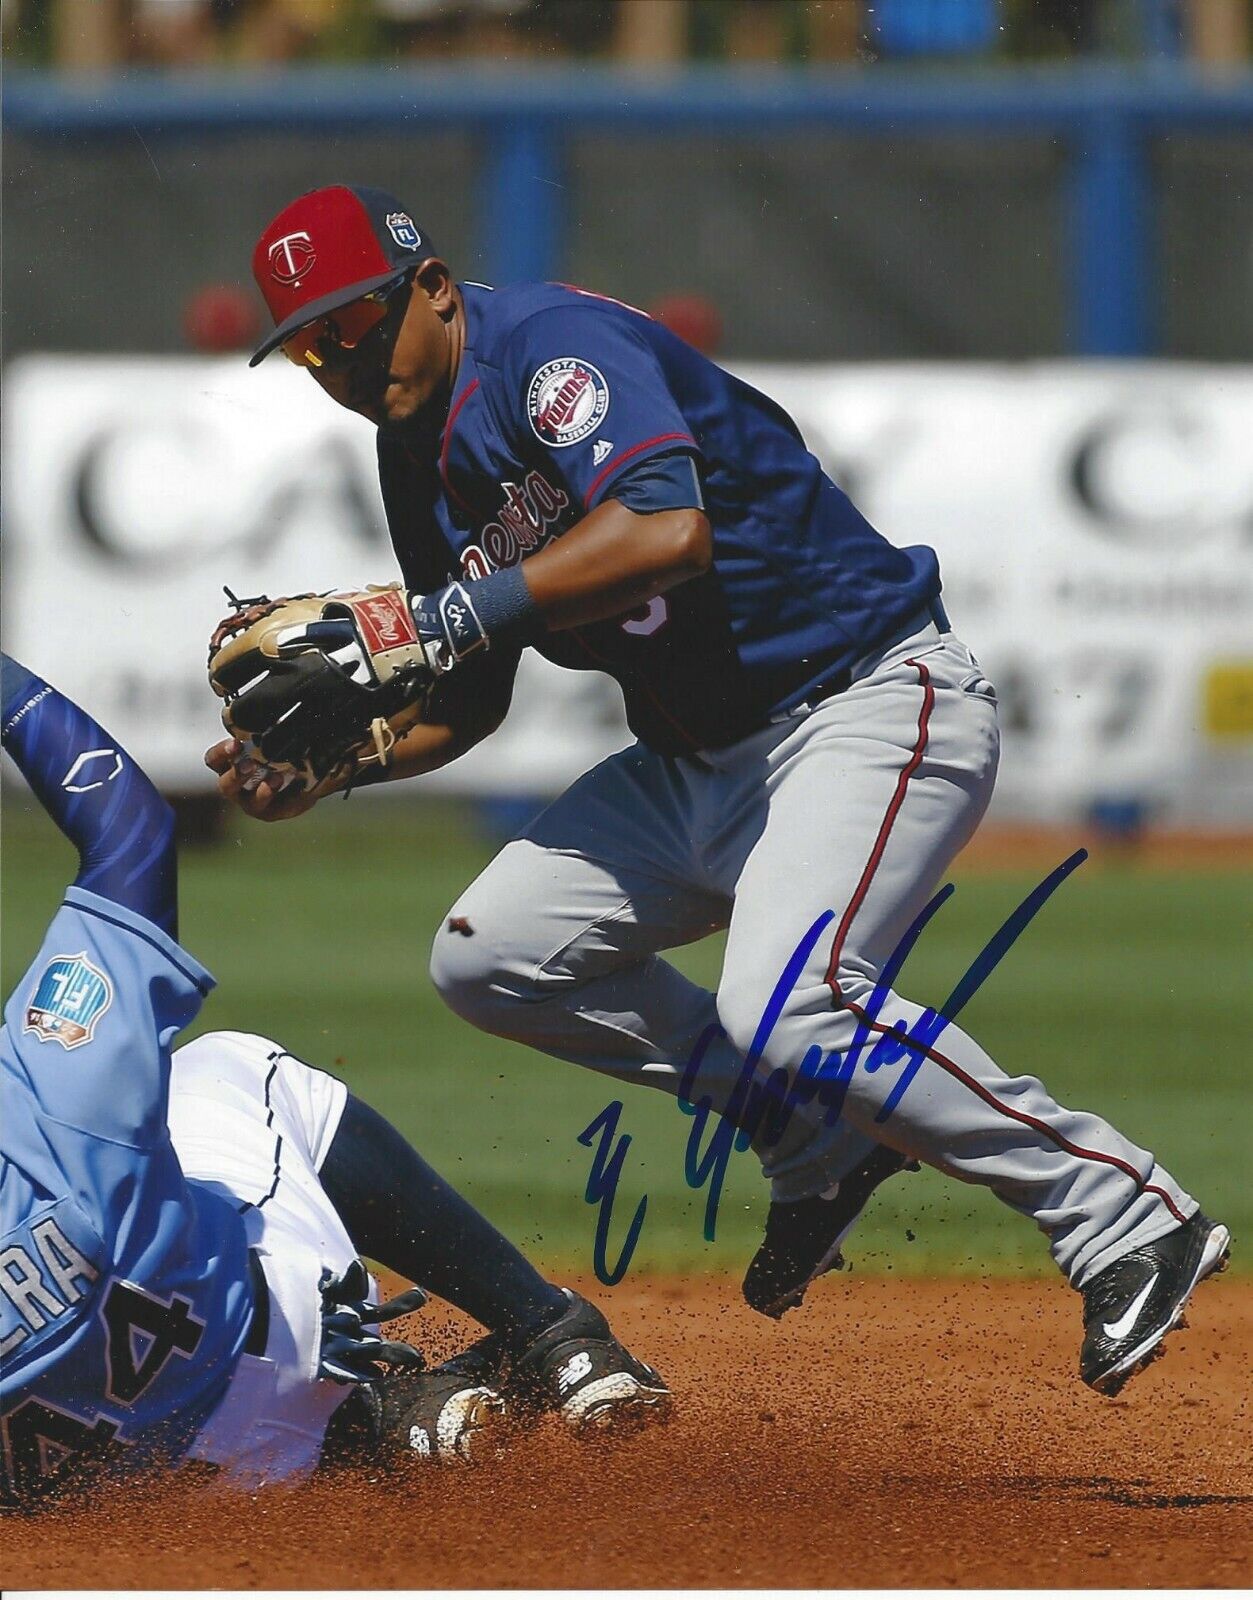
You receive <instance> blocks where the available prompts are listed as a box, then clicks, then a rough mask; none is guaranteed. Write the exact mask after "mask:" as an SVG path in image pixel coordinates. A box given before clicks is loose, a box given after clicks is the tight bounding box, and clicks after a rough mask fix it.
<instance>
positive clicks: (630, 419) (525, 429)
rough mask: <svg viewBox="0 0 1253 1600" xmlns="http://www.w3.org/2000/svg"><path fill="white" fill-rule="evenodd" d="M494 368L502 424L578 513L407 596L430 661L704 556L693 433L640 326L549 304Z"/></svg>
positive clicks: (654, 579) (547, 623)
mask: <svg viewBox="0 0 1253 1600" xmlns="http://www.w3.org/2000/svg"><path fill="white" fill-rule="evenodd" d="M645 326H646V324H645ZM501 371H502V376H503V378H504V380H505V381H504V393H505V396H506V404H508V405H509V406H510V407H511V408H512V409H511V411H510V412H509V414H508V415H507V416H505V417H504V418H502V419H500V420H501V425H502V426H503V427H504V429H505V431H506V432H510V433H512V434H513V435H514V443H515V448H516V449H517V450H518V451H519V453H520V454H521V456H522V457H523V459H530V460H534V459H537V458H539V459H542V460H543V462H544V466H543V471H544V473H545V475H546V476H548V477H549V478H551V479H553V480H555V481H559V482H561V483H563V484H564V485H565V486H566V488H567V489H568V490H569V492H570V496H571V498H572V499H573V500H574V501H575V503H576V504H580V505H582V507H583V508H584V512H585V514H584V516H583V517H582V518H581V519H580V520H579V521H578V522H576V523H575V524H574V526H573V527H571V528H569V529H568V530H567V531H566V532H564V533H563V534H562V535H561V537H560V538H558V539H554V540H553V541H552V542H551V543H549V544H548V545H547V546H546V547H545V548H544V549H543V550H540V551H537V552H536V553H535V554H534V555H532V556H529V557H527V558H526V559H525V560H523V561H522V562H521V563H520V564H519V565H517V566H514V567H505V568H501V569H500V570H499V571H496V572H492V573H489V574H488V575H487V576H486V577H482V578H476V579H469V580H462V581H457V582H453V583H450V584H448V585H446V586H445V587H443V588H441V589H439V590H437V591H435V592H433V593H429V594H426V595H423V596H418V597H414V599H413V612H414V616H415V620H416V622H417V627H418V632H419V634H420V635H421V636H422V637H423V638H424V639H426V640H430V641H432V645H433V650H434V656H435V660H436V665H437V668H438V667H441V666H442V667H443V668H444V669H448V668H451V667H453V666H458V665H459V664H460V663H461V662H462V661H464V660H465V659H467V658H468V657H470V656H471V655H473V654H474V653H476V652H479V651H482V650H485V649H489V650H490V649H491V648H493V647H496V646H498V645H500V644H505V643H507V644H509V645H512V646H515V647H516V646H519V645H527V644H534V643H536V642H538V641H539V640H540V639H542V638H543V636H544V635H545V634H547V633H550V632H557V631H560V630H562V629H568V628H577V627H580V626H582V625H584V624H586V623H593V622H600V621H604V620H608V619H611V618H614V617H618V616H621V615H622V614H623V613H624V612H629V611H633V610H634V609H635V608H636V607H637V606H639V605H641V604H644V603H646V602H648V601H650V600H653V599H655V598H656V597H657V596H658V595H661V594H664V593H665V592H666V591H667V590H669V589H673V588H675V587H676V586H677V585H679V584H682V583H685V582H687V581H688V580H689V579H692V578H695V577H697V576H699V575H700V574H701V573H702V572H704V571H705V570H706V569H707V568H708V567H709V565H710V563H711V561H712V559H713V534H712V530H711V527H710V523H709V519H708V518H707V516H706V515H705V508H704V501H703V491H702V486H701V481H700V449H699V445H698V443H697V441H696V438H695V436H694V434H693V433H692V431H691V428H690V426H689V424H688V422H687V420H686V418H685V417H684V415H683V413H682V411H681V409H680V408H679V405H678V403H677V402H676V401H675V399H674V396H673V395H672V394H671V392H670V390H669V387H668V384H667V381H666V375H665V373H664V372H663V371H662V368H661V365H660V362H659V361H658V359H657V356H656V354H655V353H654V351H653V349H652V348H651V346H650V345H649V343H648V341H647V339H646V338H645V337H644V334H643V333H642V332H641V331H640V329H639V328H636V327H634V326H633V325H632V324H631V322H629V321H626V320H624V319H622V318H620V317H618V316H616V315H613V314H609V313H606V312H605V311H604V310H602V309H601V308H599V307H598V306H596V305H595V304H594V303H593V302H592V301H591V299H590V298H589V302H588V303H587V304H586V305H580V306H578V307H576V308H573V309H571V308H564V309H556V308H554V309H549V310H546V311H543V312H541V313H539V314H537V315H536V316H534V317H531V318H529V319H527V321H525V322H524V323H523V324H521V326H520V327H519V328H518V329H516V330H515V331H514V333H513V335H512V336H511V337H510V340H509V341H508V344H507V345H506V348H505V351H504V354H503V358H502V361H501Z"/></svg>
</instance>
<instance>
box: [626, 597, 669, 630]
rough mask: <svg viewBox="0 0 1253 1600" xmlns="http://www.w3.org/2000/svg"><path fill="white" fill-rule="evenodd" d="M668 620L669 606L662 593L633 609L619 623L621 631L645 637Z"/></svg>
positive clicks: (662, 626)
mask: <svg viewBox="0 0 1253 1600" xmlns="http://www.w3.org/2000/svg"><path fill="white" fill-rule="evenodd" d="M669 620H670V607H669V606H668V605H667V604H666V598H665V596H664V595H660V594H659V595H657V596H656V598H655V599H652V600H650V601H649V602H648V604H647V605H646V606H640V608H639V609H638V610H637V611H633V612H632V613H631V615H630V616H629V617H628V618H627V619H626V621H625V622H623V623H620V624H619V626H620V627H621V629H622V631H623V633H634V634H638V635H641V636H643V637H644V638H647V637H648V635H649V634H650V633H656V632H657V631H658V630H659V629H661V628H664V627H665V625H666V623H667V622H669Z"/></svg>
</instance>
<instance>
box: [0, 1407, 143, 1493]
mask: <svg viewBox="0 0 1253 1600" xmlns="http://www.w3.org/2000/svg"><path fill="white" fill-rule="evenodd" d="M0 1431H2V1432H3V1436H4V1438H3V1443H4V1462H3V1465H4V1473H3V1483H2V1484H0V1504H8V1505H19V1504H21V1502H22V1501H23V1500H25V1499H26V1498H27V1497H28V1496H29V1495H31V1494H32V1493H34V1492H36V1491H37V1490H38V1489H39V1488H41V1487H46V1484H47V1480H48V1479H50V1478H52V1477H55V1475H56V1474H57V1473H58V1472H60V1471H61V1469H62V1468H63V1467H65V1466H66V1465H67V1464H68V1463H69V1462H70V1461H86V1460H91V1459H94V1458H97V1457H100V1456H102V1455H104V1453H105V1451H106V1450H107V1449H108V1446H109V1445H110V1444H111V1443H112V1441H113V1440H114V1439H115V1438H116V1436H117V1432H118V1425H117V1423H116V1422H110V1421H109V1419H108V1418H107V1417H101V1416H97V1417H96V1418H95V1419H94V1420H93V1421H91V1422H84V1421H83V1419H82V1418H81V1417H76V1416H74V1415H73V1413H72V1412H69V1411H62V1410H61V1408H60V1407H59V1406H52V1405H49V1404H48V1403H47V1402H46V1401H44V1400H24V1401H23V1402H22V1404H21V1405H20V1406H18V1407H17V1409H16V1410H15V1411H11V1412H10V1413H9V1415H8V1416H7V1417H5V1418H4V1420H3V1422H2V1423H0Z"/></svg>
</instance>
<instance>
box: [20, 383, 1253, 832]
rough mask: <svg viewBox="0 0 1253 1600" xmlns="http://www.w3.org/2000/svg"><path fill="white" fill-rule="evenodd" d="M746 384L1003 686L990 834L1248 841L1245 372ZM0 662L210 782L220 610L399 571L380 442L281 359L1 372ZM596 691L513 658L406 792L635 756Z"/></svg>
mask: <svg viewBox="0 0 1253 1600" xmlns="http://www.w3.org/2000/svg"><path fill="white" fill-rule="evenodd" d="M742 375H743V376H744V377H745V378H747V380H748V381H749V382H751V383H754V384H755V385H756V386H757V387H759V388H761V389H763V390H765V391H766V392H767V393H769V394H771V395H772V396H773V397H774V398H776V399H777V400H779V401H780V402H781V403H782V404H783V405H784V406H785V407H787V409H788V410H789V411H791V413H792V414H793V415H794V416H795V417H796V419H797V422H798V423H799V425H800V427H801V430H802V432H803V434H804V436H805V438H806V441H807V442H808V444H809V446H810V448H811V449H812V450H813V451H814V452H815V454H816V455H817V456H818V457H819V458H820V459H821V460H822V462H823V463H824V465H825V466H826V468H827V470H828V471H829V472H830V473H831V474H832V476H833V477H835V479H836V481H837V482H839V483H840V484H841V485H842V486H843V487H844V488H845V489H846V490H847V491H848V492H849V493H850V494H851V495H852V497H853V498H854V500H855V501H856V502H857V504H858V505H859V506H860V508H861V509H862V511H863V512H864V513H865V514H866V515H867V516H868V517H869V519H870V520H871V521H872V522H873V523H874V524H875V525H876V526H877V527H878V528H880V529H881V530H882V531H883V533H884V534H885V535H886V536H887V537H888V538H889V539H891V540H892V541H893V543H896V544H902V545H904V544H915V543H925V544H930V545H932V546H934V548H935V549H936V550H937V551H938V553H939V557H940V564H941V569H942V571H943V574H944V598H945V603H946V605H947V608H948V611H949V615H950V617H951V618H952V621H953V625H954V627H955V628H956V630H957V631H958V632H959V633H960V634H961V635H962V637H963V638H964V639H965V640H966V642H967V643H968V644H969V645H970V646H971V648H972V649H973V650H974V652H975V654H976V655H977V656H978V657H979V658H980V660H981V662H982V663H983V665H984V667H985V669H986V671H987V673H988V675H989V676H990V677H991V679H992V680H993V682H994V683H995V684H996V685H997V688H998V691H999V695H1000V702H1001V710H1002V722H1003V727H1004V733H1005V745H1004V756H1003V759H1002V766H1001V779H1000V784H999V788H998V797H997V802H996V807H997V813H998V814H999V815H1000V816H1001V818H1002V819H1003V820H1008V819H1010V818H1014V817H1021V818H1024V819H1030V820H1051V819H1070V818H1074V817H1076V816H1079V815H1082V814H1083V813H1084V812H1085V811H1086V810H1087V809H1088V808H1090V807H1091V806H1092V805H1093V804H1104V805H1110V804H1112V805H1115V806H1130V807H1133V808H1142V809H1143V810H1144V812H1145V814H1147V815H1150V816H1152V817H1153V818H1154V819H1155V820H1160V821H1166V822H1171V823H1195V824H1198V825H1205V824H1218V825H1239V824H1247V823H1249V822H1251V821H1253V451H1250V449H1249V440H1250V438H1253V371H1250V370H1249V369H1247V368H1233V367H1203V366H1192V365H1178V364H1168V363H1137V364H1130V363H1108V364H1078V363H1044V364H1039V365H1026V366H1007V365H999V366H993V365H977V366H954V365H945V366H940V365H934V366H925V365H872V366H846V367H826V366H822V367H815V366H810V367H802V366H771V367H754V368H751V369H750V368H744V369H743V371H742ZM4 543H5V564H6V583H5V596H4V629H5V642H6V648H8V649H9V650H10V651H11V652H12V653H13V654H15V655H17V656H18V657H20V658H22V659H25V660H26V661H27V662H28V664H29V665H30V666H32V667H33V668H35V669H36V670H40V671H42V672H44V673H45V674H46V675H47V676H49V677H52V678H54V679H55V680H56V681H57V682H58V683H59V684H60V685H61V686H62V687H64V688H65V689H66V690H67V692H69V693H70V694H71V695H74V696H77V697H81V698H82V699H83V700H84V701H85V702H86V703H87V704H88V705H89V706H90V707H91V708H92V710H93V711H94V712H96V713H97V714H98V716H99V717H100V719H101V721H102V722H104V723H105V725H106V726H108V727H110V728H111V729H113V730H114V731H116V732H117V734H118V735H119V737H120V738H122V739H123V740H124V741H125V742H126V743H127V744H128V745H129V746H130V747H131V748H132V749H133V750H134V752H135V754H136V756H137V757H138V758H139V759H140V760H141V761H143V762H144V763H145V765H146V766H148V768H149V770H150V771H152V773H153V774H154V776H155V777H156V779H157V780H158V782H160V783H161V784H162V785H163V786H164V787H165V788H166V789H167V790H171V791H181V792H193V791H196V790H202V789H205V788H207V787H208V786H209V784H210V783H211V778H210V775H209V774H208V773H207V772H206V771H205V770H204V768H203V767H202V765H201V752H202V751H203V749H204V747H205V746H206V745H207V744H209V743H210V742H212V740H213V739H214V738H215V737H217V716H216V702H215V701H214V699H213V697H212V695H211V694H210V693H209V691H208V689H207V686H206V682H205V676H204V649H205V640H206V639H207V637H208V633H209V631H210V629H211V627H212V625H213V623H214V622H215V621H216V619H217V618H218V616H219V615H220V614H221V612H222V610H223V608H224V606H225V604H226V601H225V597H224V595H223V585H228V586H229V587H230V588H231V589H232V591H233V592H234V593H235V594H237V595H243V596H252V595H256V594H260V593H271V594H284V593H292V592H299V591H303V590H308V589H326V588H332V587H339V586H345V585H355V584H359V583H364V582H386V581H388V580H389V579H391V578H392V577H394V576H395V575H396V573H395V565H394V561H393V558H392V555H391V551H390V547H389V544H388V540H387V534H386V528H385V523H384V518H383V511H382V505H381V502H380V499H379V494H378V487H377V482H376V476H375V471H374V431H373V429H372V428H371V426H370V425H369V424H368V423H367V422H364V421H362V420H361V419H359V418H357V417H354V416H352V415H351V414H349V413H347V412H342V411H339V410H337V409H336V408H335V407H334V406H332V405H331V404H330V403H329V402H328V401H327V400H326V398H325V397H324V396H323V395H322V394H320V393H319V392H318V390H317V389H316V388H315V386H314V385H313V384H311V383H308V382H306V381H302V380H301V377H300V375H299V374H296V373H293V372H292V371H291V369H290V368H288V367H286V365H285V364H284V363H282V362H279V361H273V362H270V363H268V364H267V365H265V366H263V367H261V368H259V369H257V370H256V371H249V370H248V369H247V367H246V366H245V365H244V363H242V362H241V361H240V360H239V359H238V358H234V357H232V358H230V359H225V360H217V359H212V360H206V359H192V358H186V359H184V358H112V357H90V358H88V357H59V356H58V357H53V356H27V357H23V358H22V359H20V360H18V361H15V362H13V363H12V364H11V365H10V366H9V368H8V369H7V372H6V398H5V414H4ZM628 737H629V736H628V734H627V732H626V728H625V724H624V723H623V720H622V712H621V697H620V695H619V693H618V691H617V688H616V686H615V685H614V684H613V683H612V682H611V681H610V680H608V679H606V678H603V677H601V676H599V675H598V674H594V673H577V674H576V673H569V672H563V671H561V670H559V669H557V668H554V667H551V666H549V665H548V664H547V663H545V662H544V661H542V660H540V659H539V658H537V657H536V656H535V654H534V652H529V653H528V656H527V658H526V659H525V660H524V663H523V670H522V673H521V675H520V678H519V684H518V689H517V692H516V694H515V697H514V707H513V710H512V711H511V712H510V715H509V719H508V721H507V722H506V724H505V726H504V728H503V729H502V730H501V731H500V733H498V734H497V735H495V736H494V737H493V738H492V740H491V741H490V742H489V743H488V744H487V745H486V746H483V747H480V748H479V749H478V750H476V751H474V752H472V753H471V754H470V755H469V756H467V757H465V758H463V760H462V761H460V762H458V763H456V764H455V765H454V766H453V767H451V768H450V769H448V770H447V771H446V772H445V773H442V774H439V775H436V776H434V777H432V778H430V779H424V780H422V783H423V786H424V787H430V788H442V789H451V790H456V791H464V792H469V793H476V792H477V793H491V792H494V793H550V792H556V791H557V790H558V789H560V788H561V787H562V786H563V785H564V784H565V783H567V782H568V781H569V780H570V779H571V778H572V777H574V776H575V775H576V774H577V773H578V772H580V771H582V770H583V769H584V768H585V767H587V766H588V765H590V764H591V763H592V762H593V761H595V760H597V759H598V758H599V757H600V756H602V755H604V754H607V753H608V752H609V751H611V750H613V749H615V748H618V747H620V746H621V745H622V744H623V743H625V742H626V741H627V739H628Z"/></svg>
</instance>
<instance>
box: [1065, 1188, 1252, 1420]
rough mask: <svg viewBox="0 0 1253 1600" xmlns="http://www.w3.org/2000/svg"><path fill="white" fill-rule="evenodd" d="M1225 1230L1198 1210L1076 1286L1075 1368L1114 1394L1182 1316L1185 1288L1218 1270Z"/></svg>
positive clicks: (1225, 1250) (1223, 1261)
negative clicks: (1079, 1292) (1079, 1330)
mask: <svg viewBox="0 0 1253 1600" xmlns="http://www.w3.org/2000/svg"><path fill="white" fill-rule="evenodd" d="M1230 1245H1231V1235H1230V1234H1229V1233H1228V1231H1227V1229H1226V1228H1224V1227H1223V1225H1222V1224H1221V1223H1220V1222H1211V1221H1210V1219H1209V1218H1208V1217H1206V1216H1203V1215H1202V1214H1201V1213H1200V1212H1199V1211H1198V1212H1197V1213H1196V1215H1195V1216H1193V1217H1192V1218H1191V1219H1190V1220H1189V1221H1187V1222H1185V1223H1183V1224H1182V1226H1180V1227H1178V1228H1176V1229H1175V1230H1174V1232H1173V1233H1168V1234H1166V1235H1165V1236H1164V1237H1163V1238H1161V1239H1155V1240H1154V1241H1153V1243H1152V1244H1146V1245H1142V1246H1141V1247H1140V1248H1139V1249H1138V1250H1131V1251H1129V1252H1128V1253H1127V1254H1126V1255H1125V1256H1120V1257H1119V1259H1118V1260H1117V1261H1114V1262H1111V1264H1110V1265H1109V1266H1108V1267H1106V1268H1105V1270H1104V1271H1103V1272H1098V1273H1097V1275H1096V1277H1095V1278H1093V1279H1092V1280H1091V1282H1090V1283H1087V1284H1085V1286H1084V1289H1083V1326H1084V1340H1083V1350H1082V1352H1081V1353H1080V1357H1079V1376H1080V1377H1081V1378H1082V1379H1083V1381H1084V1383H1086V1384H1088V1385H1089V1386H1090V1387H1091V1388H1093V1389H1095V1390H1097V1391H1098V1393H1100V1394H1106V1395H1115V1394H1117V1393H1118V1391H1119V1390H1120V1389H1121V1388H1122V1387H1123V1385H1124V1384H1125V1383H1126V1382H1127V1381H1128V1379H1130V1378H1133V1377H1134V1376H1135V1375H1136V1373H1137V1372H1142V1371H1143V1370H1144V1368H1145V1367H1147V1366H1148V1365H1149V1363H1150V1362H1151V1361H1155V1360H1156V1359H1157V1357H1158V1356H1160V1355H1161V1354H1163V1351H1162V1348H1161V1345H1162V1340H1163V1339H1164V1338H1165V1337H1166V1335H1167V1334H1168V1333H1169V1332H1170V1331H1171V1329H1172V1328H1177V1327H1178V1326H1179V1325H1180V1323H1182V1321H1183V1311H1184V1307H1185V1305H1186V1304H1187V1301H1188V1296H1189V1295H1190V1294H1191V1293H1192V1291H1193V1290H1194V1289H1195V1288H1196V1286H1197V1284H1198V1283H1200V1282H1201V1281H1202V1279H1204V1278H1208V1277H1209V1275H1210V1274H1211V1273H1213V1272H1221V1271H1222V1269H1223V1268H1224V1267H1225V1266H1226V1265H1227V1259H1228V1256H1229V1254H1230Z"/></svg>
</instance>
